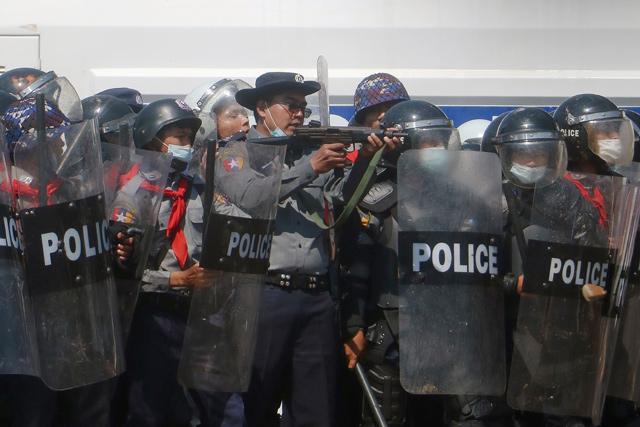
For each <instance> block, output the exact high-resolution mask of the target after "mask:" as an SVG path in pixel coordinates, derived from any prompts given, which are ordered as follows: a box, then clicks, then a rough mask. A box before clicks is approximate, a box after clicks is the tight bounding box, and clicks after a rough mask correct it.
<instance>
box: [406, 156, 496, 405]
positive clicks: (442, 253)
mask: <svg viewBox="0 0 640 427" xmlns="http://www.w3.org/2000/svg"><path fill="white" fill-rule="evenodd" d="M500 189H501V169H500V161H499V159H498V158H497V157H496V156H495V155H491V154H488V153H481V152H471V151H465V152H462V151H445V150H428V149H422V150H410V151H407V152H405V153H403V154H402V155H401V156H400V160H399V162H398V224H399V227H400V231H399V233H398V260H399V269H400V281H399V287H400V289H399V292H400V308H399V316H400V319H399V320H400V323H399V324H400V332H399V335H400V339H399V341H400V382H401V384H402V387H403V388H404V389H405V390H406V391H408V392H409V393H413V394H456V395H499V394H501V393H503V392H504V388H505V382H506V368H505V339H504V333H505V332H504V331H505V325H504V303H503V290H502V288H501V286H500V285H499V280H498V278H499V275H500V272H499V270H500V267H501V265H500V263H501V258H502V252H503V251H502V245H501V242H502V239H501V233H502V213H501V212H502V211H501V204H500V194H501V192H500Z"/></svg>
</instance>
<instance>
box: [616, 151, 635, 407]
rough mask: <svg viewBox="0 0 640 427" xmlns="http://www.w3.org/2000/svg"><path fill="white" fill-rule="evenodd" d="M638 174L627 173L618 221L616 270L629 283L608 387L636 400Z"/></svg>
mask: <svg viewBox="0 0 640 427" xmlns="http://www.w3.org/2000/svg"><path fill="white" fill-rule="evenodd" d="M634 165H638V164H637V163H634ZM637 177H638V175H637V174H630V176H628V178H629V179H630V181H632V182H633V184H631V185H627V186H626V187H625V189H624V197H623V198H622V201H621V203H622V205H621V206H620V209H619V214H620V215H621V217H622V218H621V220H620V221H619V222H620V223H621V224H622V225H623V226H626V229H622V230H620V232H618V233H616V234H617V235H619V236H621V238H622V242H621V244H622V245H621V247H622V250H621V251H620V252H619V253H618V257H617V258H618V262H617V263H616V264H617V269H616V272H617V273H618V274H619V275H620V280H621V281H626V282H627V283H628V285H627V289H626V295H621V298H620V299H622V301H619V304H621V305H622V307H623V310H622V315H621V325H620V333H619V336H618V337H617V338H618V339H617V342H616V350H615V354H614V357H613V363H611V366H610V369H611V374H610V375H611V376H610V380H609V389H608V395H610V396H613V397H617V398H620V399H624V400H630V401H634V402H640V332H639V331H638V325H639V324H640V323H639V322H640V245H639V243H640V235H639V234H638V220H639V218H638V210H639V209H640V185H639V184H638V179H637ZM634 178H635V179H634Z"/></svg>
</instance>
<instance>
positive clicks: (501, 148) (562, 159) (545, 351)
mask: <svg viewBox="0 0 640 427" xmlns="http://www.w3.org/2000/svg"><path fill="white" fill-rule="evenodd" d="M561 107H562V108H565V107H566V106H565V105H563V106H561ZM558 111H560V109H559V110H557V112H556V116H558ZM564 111H565V113H566V112H570V114H572V110H571V109H570V108H569V109H567V108H565V110H564ZM575 112H577V111H576V110H573V113H575ZM559 122H560V125H562V123H563V120H562V119H561V120H559ZM563 133H564V134H565V135H566V127H565V129H564V130H563ZM564 140H566V138H564ZM564 140H563V134H562V133H560V128H559V126H558V123H556V122H555V121H554V119H553V118H552V117H550V116H549V115H548V114H547V113H545V112H543V111H542V110H538V109H533V108H520V109H517V110H514V111H512V112H510V113H508V114H507V115H506V116H505V117H503V118H502V120H501V121H500V124H499V126H498V129H497V131H496V135H495V137H494V138H493V143H494V145H495V147H496V150H497V153H498V155H499V156H500V159H501V162H502V167H503V173H504V176H505V178H506V182H505V184H504V185H503V190H504V194H505V197H506V199H507V201H508V205H509V214H510V215H509V219H510V224H511V226H510V229H511V233H512V235H514V236H515V237H516V242H517V243H516V244H515V245H514V246H516V247H517V248H518V251H515V250H513V251H512V254H513V255H514V257H513V260H512V271H514V272H515V274H516V276H518V271H523V272H524V275H523V276H519V278H520V279H519V280H518V281H517V282H518V283H517V285H518V289H519V292H522V293H523V295H526V298H521V299H520V305H519V314H518V322H517V326H516V329H515V331H514V351H513V358H512V363H511V367H510V374H509V375H510V378H509V385H508V393H507V397H508V402H509V404H510V406H511V407H512V408H514V409H517V410H522V411H532V412H538V413H545V414H546V416H545V421H544V422H545V423H546V424H547V425H574V424H575V423H578V425H580V424H579V423H582V422H587V421H580V420H579V419H578V418H575V417H576V416H582V417H584V418H589V417H591V416H593V417H594V418H597V417H598V416H597V415H596V414H597V411H598V409H597V406H598V403H597V402H594V401H593V400H592V399H595V396H597V393H598V392H594V389H593V387H594V383H595V384H598V382H597V381H598V380H596V379H595V378H594V377H593V376H589V375H586V374H585V372H592V371H590V369H593V368H590V367H592V366H594V364H597V363H599V362H598V361H599V360H600V352H601V351H606V346H603V343H601V342H599V341H598V340H597V339H595V338H593V341H592V338H591V337H592V336H593V333H594V332H593V331H594V330H596V329H597V328H598V327H600V326H598V325H600V323H599V320H597V318H598V315H597V313H598V312H599V310H600V309H601V308H600V307H601V306H600V305H599V303H593V302H589V301H585V300H586V299H587V298H586V297H584V298H583V296H584V295H586V294H588V293H589V291H591V290H592V284H584V282H579V283H581V285H582V289H581V287H580V286H575V287H573V288H567V287H563V285H561V284H558V283H548V282H549V281H551V280H552V277H554V276H548V277H546V278H541V277H538V276H537V274H542V275H544V274H545V271H546V270H547V269H548V268H549V266H548V264H547V262H548V259H547V258H546V257H547V256H548V255H547V253H548V252H551V251H554V250H556V249H555V248H556V245H557V244H558V243H562V244H565V245H575V246H576V247H592V248H602V247H604V248H606V247H607V243H608V242H607V239H606V238H605V237H604V236H605V235H606V233H607V231H606V230H607V227H609V222H608V220H609V218H611V217H612V205H610V204H608V203H607V200H609V201H610V200H611V198H612V193H610V192H608V191H607V190H606V189H602V191H601V189H600V188H599V186H598V185H597V183H598V182H599V178H597V176H595V177H593V178H591V177H589V176H588V175H585V174H582V173H583V172H585V173H586V172H594V171H596V169H597V167H595V165H591V166H593V168H592V167H591V166H590V167H588V168H587V167H586V166H585V163H584V160H586V159H587V158H589V155H588V153H584V152H583V153H580V152H579V151H580V150H573V153H572V151H571V150H569V156H568V160H569V165H570V168H569V170H574V171H576V172H579V173H580V175H577V174H576V175H572V174H565V171H566V170H567V166H566V165H567V149H566V148H565V143H564ZM568 145H569V144H567V146H568ZM585 148H586V146H585ZM585 155H586V156H585ZM598 163H600V162H598ZM600 166H602V165H600ZM572 168H573V169H572ZM581 168H584V169H581ZM599 170H602V169H599ZM600 182H603V181H600ZM594 183H596V184H595V185H594ZM610 215H611V216H610ZM540 245H546V246H545V247H546V248H548V250H547V251H546V252H545V251H542V252H541V251H540V250H537V249H535V248H537V247H539V246H540ZM556 255H558V252H556ZM600 256H602V254H601V255H600ZM604 257H605V259H606V258H607V255H606V251H605V255H604ZM558 259H559V258H558ZM588 261H589V262H595V261H594V260H592V259H589V260H588V259H586V258H585V259H583V262H584V263H585V264H586V263H587V262H588ZM600 261H601V262H602V260H600ZM523 278H524V280H522V279H523ZM567 280H568V279H567ZM565 286H566V285H565ZM585 291H586V292H585ZM543 305H544V306H546V307H548V309H547V310H546V311H544V312H541V311H540V310H539V309H540V307H541V306H543ZM587 319H588V320H587ZM589 322H593V324H589ZM590 325H591V326H590ZM553 329H557V332H555V333H547V332H548V331H549V330H553ZM589 329H592V330H591V332H587V330H589ZM545 331H547V332H545ZM534 348H536V349H537V350H535V351H537V353H536V354H537V355H538V356H536V357H535V358H532V357H531V356H532V351H534ZM563 348H572V353H573V354H579V355H580V357H576V358H571V356H570V357H569V359H567V358H566V355H563V354H562V351H563V350H562V349H563ZM553 372H558V373H559V372H562V375H555V374H554V373H553ZM596 387H598V386H596ZM543 402H548V404H545V403H543ZM541 422H543V421H538V423H541Z"/></svg>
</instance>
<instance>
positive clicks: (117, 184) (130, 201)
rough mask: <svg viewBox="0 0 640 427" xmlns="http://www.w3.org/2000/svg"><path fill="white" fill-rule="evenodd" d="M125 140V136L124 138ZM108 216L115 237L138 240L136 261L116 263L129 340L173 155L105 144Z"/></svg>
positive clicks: (122, 323) (124, 328)
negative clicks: (124, 236)
mask: <svg viewBox="0 0 640 427" xmlns="http://www.w3.org/2000/svg"><path fill="white" fill-rule="evenodd" d="M120 136H121V137H122V135H120ZM102 155H103V161H104V183H105V198H106V203H105V204H106V208H107V217H108V218H109V222H110V226H111V229H112V235H113V234H117V233H118V232H122V233H124V234H125V235H128V236H131V237H133V238H134V252H133V256H132V258H131V259H130V260H129V261H128V262H127V263H126V265H122V264H121V263H120V262H119V261H118V260H116V266H117V267H116V269H115V279H116V280H115V283H116V290H117V293H118V305H119V307H120V323H121V325H122V329H123V332H124V336H125V340H126V336H127V335H128V331H129V327H130V325H131V321H132V319H133V312H134V309H135V306H136V301H137V299H138V291H139V289H140V280H141V279H142V274H143V272H144V269H145V267H146V265H147V259H148V257H149V251H150V250H151V244H152V240H153V236H154V229H155V225H156V220H157V218H158V211H159V210H160V202H161V201H162V195H163V191H164V188H165V185H166V182H167V177H168V175H169V169H170V167H171V156H168V155H166V154H163V153H158V152H154V151H149V150H142V149H133V148H132V147H130V146H128V145H124V146H123V145H115V144H102Z"/></svg>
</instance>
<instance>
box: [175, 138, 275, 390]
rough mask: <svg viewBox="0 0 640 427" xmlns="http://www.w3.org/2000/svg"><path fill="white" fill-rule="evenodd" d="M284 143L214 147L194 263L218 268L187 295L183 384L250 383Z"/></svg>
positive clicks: (229, 386)
mask: <svg viewBox="0 0 640 427" xmlns="http://www.w3.org/2000/svg"><path fill="white" fill-rule="evenodd" d="M285 150H286V148H285V146H282V145H269V144H260V143H258V142H254V141H251V142H245V141H232V142H229V143H228V144H227V145H226V146H224V147H222V148H220V149H219V150H218V153H217V154H216V160H215V170H214V198H213V203H212V206H211V209H210V212H209V214H208V216H207V218H206V220H205V233H204V238H203V250H202V257H201V260H200V265H201V266H202V267H205V268H207V269H213V270H217V271H218V272H219V275H217V276H216V277H215V279H214V280H213V282H212V283H211V286H208V287H202V288H196V289H195V290H194V293H193V296H192V300H191V309H190V312H189V320H188V324H187V329H186V331H185V338H184V346H183V351H182V358H181V360H180V367H179V372H178V375H179V378H180V380H181V382H182V383H183V384H184V385H185V386H187V387H189V388H194V389H199V390H207V391H222V392H242V391H246V390H247V388H248V386H249V380H250V375H251V365H252V363H253V353H254V346H255V339H256V327H257V317H258V312H259V307H260V295H261V289H262V286H264V275H265V274H266V272H267V268H268V264H269V254H270V249H271V238H272V233H273V231H272V222H273V220H274V218H275V214H276V209H277V201H278V194H279V191H280V178H281V173H282V164H283V160H284V155H285ZM207 191H209V190H207Z"/></svg>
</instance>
